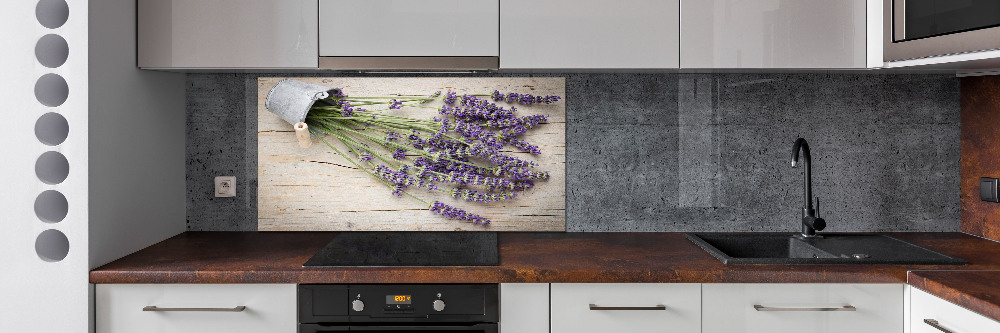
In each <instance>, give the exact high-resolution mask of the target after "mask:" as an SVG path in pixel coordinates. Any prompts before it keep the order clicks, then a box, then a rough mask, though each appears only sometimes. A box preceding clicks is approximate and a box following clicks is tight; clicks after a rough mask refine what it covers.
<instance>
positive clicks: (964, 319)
mask: <svg viewBox="0 0 1000 333" xmlns="http://www.w3.org/2000/svg"><path fill="white" fill-rule="evenodd" d="M909 290H910V315H909V316H908V317H909V326H910V331H909V332H907V333H941V332H942V330H941V329H939V328H936V327H934V326H932V325H931V324H929V323H928V322H925V320H931V321H934V322H936V323H935V324H936V325H938V326H939V327H941V328H943V329H945V330H948V331H950V332H952V333H977V332H1000V322H997V321H994V320H992V319H989V318H986V317H984V316H982V315H979V314H977V313H975V312H972V311H971V310H968V309H966V308H963V307H961V306H958V305H955V304H954V303H951V302H948V301H946V300H943V299H941V298H938V297H937V296H934V295H931V294H928V293H927V292H925V291H923V290H920V289H917V288H909ZM932 323H933V322H932Z"/></svg>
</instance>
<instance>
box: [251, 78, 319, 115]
mask: <svg viewBox="0 0 1000 333" xmlns="http://www.w3.org/2000/svg"><path fill="white" fill-rule="evenodd" d="M331 91H333V89H331V88H327V87H323V86H318V85H315V84H311V83H305V82H302V81H296V80H292V79H284V80H281V81H278V83H277V84H275V85H274V87H273V88H271V91H269V92H268V93H267V99H265V100H264V106H265V107H267V110H268V111H271V112H272V113H274V114H276V115H278V116H279V117H281V119H284V120H285V121H286V122H288V123H289V124H291V125H293V126H294V125H295V124H298V123H301V122H305V121H306V114H308V113H309V109H310V108H312V106H313V104H314V103H316V101H317V100H320V99H323V98H327V97H329V96H330V92H331Z"/></svg>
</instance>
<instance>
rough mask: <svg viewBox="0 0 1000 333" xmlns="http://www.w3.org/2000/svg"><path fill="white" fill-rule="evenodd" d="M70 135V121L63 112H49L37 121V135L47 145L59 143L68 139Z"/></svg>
mask: <svg viewBox="0 0 1000 333" xmlns="http://www.w3.org/2000/svg"><path fill="white" fill-rule="evenodd" d="M68 136H69V122H68V121H66V117H63V116H62V115H61V114H58V113H55V112H49V113H46V114H43V115H42V116H41V117H38V121H36V122H35V137H37V138H38V141H41V142H42V143H44V144H46V145H49V146H56V145H59V144H61V143H63V141H66V137H68Z"/></svg>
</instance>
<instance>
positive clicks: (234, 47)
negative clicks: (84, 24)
mask: <svg viewBox="0 0 1000 333" xmlns="http://www.w3.org/2000/svg"><path fill="white" fill-rule="evenodd" d="M316 7H317V2H316V0H256V1H252V2H247V1H244V0H213V1H202V0H139V1H138V11H137V12H136V14H137V15H138V27H137V28H138V34H139V36H138V41H139V45H138V58H139V67H140V68H154V69H155V68H166V69H229V68H243V69H251V68H254V69H276V68H286V69H294V68H310V69H316V67H317V57H316V54H317V19H318V18H317V15H316V12H317V8H316ZM374 25H375V24H372V26H374Z"/></svg>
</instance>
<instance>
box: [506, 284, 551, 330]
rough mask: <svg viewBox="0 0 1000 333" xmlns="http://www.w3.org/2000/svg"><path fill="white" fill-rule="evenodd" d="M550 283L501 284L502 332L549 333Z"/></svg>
mask: <svg viewBox="0 0 1000 333" xmlns="http://www.w3.org/2000/svg"><path fill="white" fill-rule="evenodd" d="M548 332H549V284H548V283H501V284H500V333H548Z"/></svg>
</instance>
